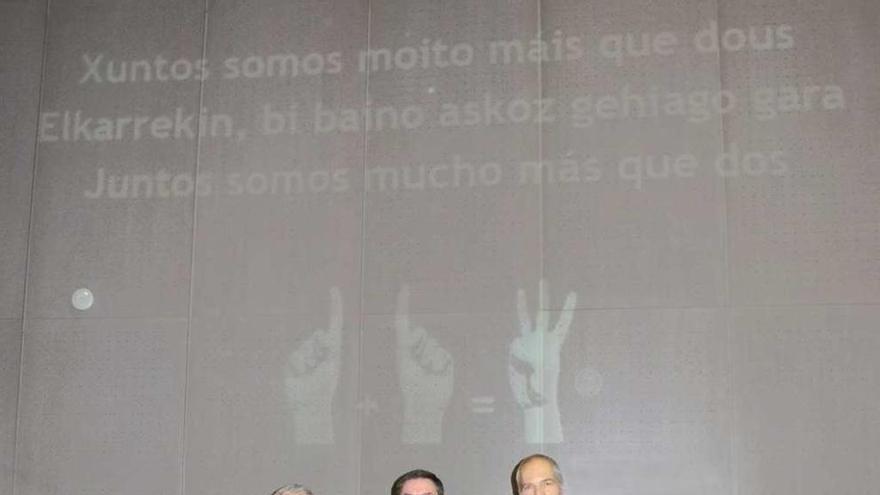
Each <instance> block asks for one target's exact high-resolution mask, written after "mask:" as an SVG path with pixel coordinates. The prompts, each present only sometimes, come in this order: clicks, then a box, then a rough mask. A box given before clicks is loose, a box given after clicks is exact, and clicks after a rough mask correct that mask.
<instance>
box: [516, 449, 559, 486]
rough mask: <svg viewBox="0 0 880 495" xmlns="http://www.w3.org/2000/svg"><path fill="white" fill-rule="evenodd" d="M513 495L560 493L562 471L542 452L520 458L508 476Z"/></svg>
mask: <svg viewBox="0 0 880 495" xmlns="http://www.w3.org/2000/svg"><path fill="white" fill-rule="evenodd" d="M510 484H511V487H512V488H513V495H562V484H563V480H562V471H561V470H560V469H559V464H557V463H556V461H555V460H554V459H553V458H552V457H550V456H548V455H544V454H532V455H530V456H528V457H524V458H522V459H520V461H519V462H517V463H516V466H515V467H514V468H513V473H511V476H510Z"/></svg>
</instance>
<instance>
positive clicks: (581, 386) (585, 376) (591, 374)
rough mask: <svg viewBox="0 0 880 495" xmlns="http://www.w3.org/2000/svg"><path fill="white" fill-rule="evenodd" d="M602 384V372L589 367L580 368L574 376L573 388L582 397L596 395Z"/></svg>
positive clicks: (600, 390)
mask: <svg viewBox="0 0 880 495" xmlns="http://www.w3.org/2000/svg"><path fill="white" fill-rule="evenodd" d="M602 386H603V380H602V374H601V373H599V372H598V371H596V370H595V369H593V368H590V367H586V368H581V369H580V370H579V371H578V372H577V375H575V377H574V388H575V390H577V392H578V394H580V395H581V396H582V397H586V398H590V397H596V396H597V395H599V394H600V393H602Z"/></svg>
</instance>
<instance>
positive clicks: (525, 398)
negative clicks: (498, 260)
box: [508, 280, 577, 443]
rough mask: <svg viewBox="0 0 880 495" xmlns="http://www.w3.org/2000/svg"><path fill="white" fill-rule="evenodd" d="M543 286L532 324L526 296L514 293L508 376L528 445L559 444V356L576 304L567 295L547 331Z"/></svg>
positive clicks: (545, 296)
mask: <svg viewBox="0 0 880 495" xmlns="http://www.w3.org/2000/svg"><path fill="white" fill-rule="evenodd" d="M548 297H549V296H548V294H547V288H546V284H545V283H544V281H543V280H542V281H541V282H540V285H539V287H538V309H537V312H536V316H535V321H534V324H532V320H531V317H530V316H529V309H528V305H527V303H526V293H525V291H524V290H522V289H520V290H519V291H517V304H516V309H517V313H518V315H519V324H520V334H519V336H518V337H517V338H516V339H515V340H514V341H513V342H512V343H511V344H510V355H509V361H508V375H509V377H510V387H511V389H512V390H513V395H514V397H515V399H516V401H517V403H518V404H519V405H520V407H522V409H523V417H524V426H525V441H526V442H527V443H559V442H562V440H563V436H562V423H561V422H560V418H559V404H558V389H559V368H560V353H561V350H562V345H563V344H564V343H565V338H566V336H567V335H568V330H569V327H571V321H572V317H573V314H574V307H575V305H576V304H577V294H575V293H574V292H569V293H568V295H567V296H566V298H565V305H564V306H563V309H562V312H561V314H560V316H559V320H558V321H557V322H556V324H555V325H553V327H552V329H551V328H550V327H551V325H550V321H549V319H550V312H549V311H547V310H546V309H544V308H546V307H547V300H548Z"/></svg>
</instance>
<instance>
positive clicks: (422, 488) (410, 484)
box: [400, 478, 437, 495]
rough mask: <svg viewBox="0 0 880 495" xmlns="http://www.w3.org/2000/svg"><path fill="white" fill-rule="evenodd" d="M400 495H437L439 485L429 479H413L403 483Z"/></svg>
mask: <svg viewBox="0 0 880 495" xmlns="http://www.w3.org/2000/svg"><path fill="white" fill-rule="evenodd" d="M400 493H401V494H402V495H425V494H436V493H437V485H435V484H434V482H433V481H431V480H429V479H428V478H413V479H411V480H406V482H404V483H403V486H402V487H401V489H400Z"/></svg>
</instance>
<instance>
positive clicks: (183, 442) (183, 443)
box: [178, 0, 209, 495]
mask: <svg viewBox="0 0 880 495" xmlns="http://www.w3.org/2000/svg"><path fill="white" fill-rule="evenodd" d="M208 8H209V0H204V3H203V9H202V51H201V58H202V60H207V54H208ZM204 98H205V78H204V77H203V78H201V80H200V81H199V93H198V107H197V108H196V113H197V114H198V115H199V116H200V117H201V113H202V105H203V103H204ZM201 151H202V119H201V118H199V119H198V120H197V124H196V156H195V168H194V170H193V184H196V186H193V198H192V227H191V229H190V255H189V297H188V299H189V304H188V308H187V316H186V335H185V339H186V342H185V345H184V356H183V362H184V365H183V366H184V372H183V405H182V409H183V411H182V417H181V419H180V425H181V426H180V434H179V435H180V438H179V442H180V446H179V449H180V452H179V454H178V455H179V459H180V486H179V488H178V491H179V493H180V494H181V495H183V494H185V493H186V454H187V451H186V449H187V431H186V429H187V414H188V406H189V403H188V402H189V401H188V400H187V398H188V396H189V369H190V368H189V361H190V356H189V350H190V336H191V333H192V319H193V293H194V288H195V267H196V233H197V223H198V209H197V208H198V197H199V195H198V187H197V185H198V180H199V165H200V162H201Z"/></svg>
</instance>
